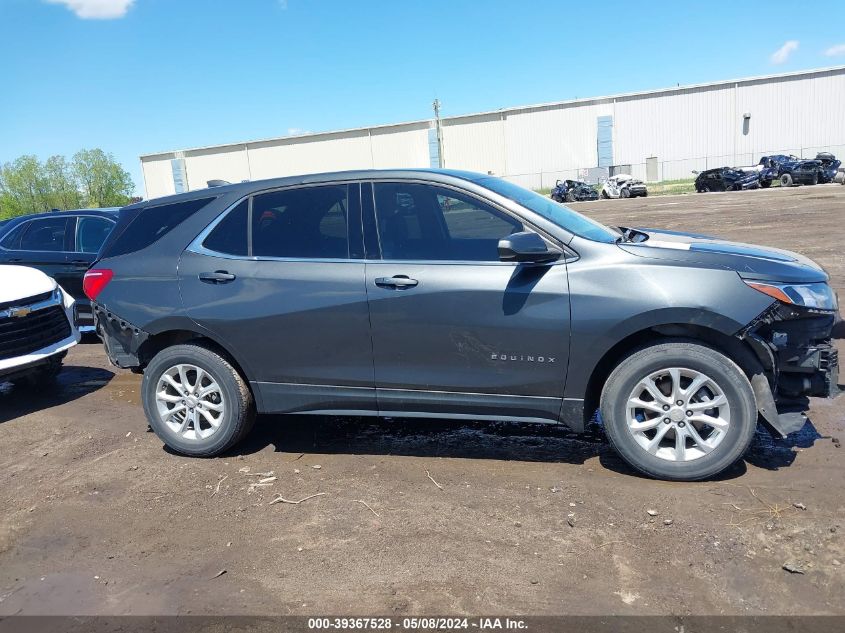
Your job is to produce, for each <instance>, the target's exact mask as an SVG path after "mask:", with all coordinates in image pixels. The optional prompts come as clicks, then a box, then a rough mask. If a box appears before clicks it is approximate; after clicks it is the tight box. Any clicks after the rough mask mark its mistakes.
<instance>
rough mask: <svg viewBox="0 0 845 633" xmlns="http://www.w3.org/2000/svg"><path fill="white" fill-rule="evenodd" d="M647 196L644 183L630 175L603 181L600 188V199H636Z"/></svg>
mask: <svg viewBox="0 0 845 633" xmlns="http://www.w3.org/2000/svg"><path fill="white" fill-rule="evenodd" d="M647 195H648V189H646V186H645V183H644V182H643V181H642V180H639V179H637V178H634V177H633V176H631V175H630V174H617V175H616V176H611V177H610V178H608V179H607V180H605V182H604V185H603V186H602V188H601V197H602V198H636V197H637V196H642V197H643V198H645V197H646V196H647Z"/></svg>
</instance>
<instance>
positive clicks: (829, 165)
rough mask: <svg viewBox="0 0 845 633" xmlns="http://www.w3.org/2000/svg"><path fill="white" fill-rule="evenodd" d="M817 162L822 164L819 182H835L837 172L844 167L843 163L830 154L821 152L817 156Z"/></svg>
mask: <svg viewBox="0 0 845 633" xmlns="http://www.w3.org/2000/svg"><path fill="white" fill-rule="evenodd" d="M816 160H817V161H819V162H820V163H821V170H820V171H819V182H833V181H834V179H835V178H836V172H837V171H839V167H840V166H841V165H842V161H841V160H838V159H837V158H836V156H834V155H833V154H831V153H830V152H819V153H818V154H816Z"/></svg>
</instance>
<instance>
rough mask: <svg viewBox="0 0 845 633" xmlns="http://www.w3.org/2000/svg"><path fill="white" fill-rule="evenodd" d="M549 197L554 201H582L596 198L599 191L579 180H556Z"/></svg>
mask: <svg viewBox="0 0 845 633" xmlns="http://www.w3.org/2000/svg"><path fill="white" fill-rule="evenodd" d="M549 197H550V198H551V199H552V200H554V201H555V202H584V201H586V200H598V199H599V192H598V191H596V190H595V188H594V187H592V186H590V185H588V184H587V183H586V182H582V181H580V180H558V181H557V182H555V188H554V189H552V192H551V195H550V196H549Z"/></svg>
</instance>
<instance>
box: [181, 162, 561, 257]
mask: <svg viewBox="0 0 845 633" xmlns="http://www.w3.org/2000/svg"><path fill="white" fill-rule="evenodd" d="M365 183H369V184H372V185H375V184H376V183H413V184H421V185H429V186H436V187H443V188H445V189H451V190H453V191H457V192H459V193H462V194H464V195H466V196H470V197H472V198H474V199H476V200H478V201H479V202H482V203H484V204H487V205H488V206H491V207H493V208H494V209H496V210H497V211H499V212H501V213H504V214H505V215H507V216H508V217H510V218H513V219H515V220H518V221H519V222H520V223H522V225H523V226H524V227H526V228H528V229H530V230H532V231H534V232H535V233H537V234H538V235H540V236H541V237H542V238H543V239H545V240H547V241H549V242H551V243H552V244H553V245H555V246H557V247H558V248H560V249H561V251H562V252H561V257H560V259H559V260H558V261H555V262H550V263H549V264H546V265H548V266H557V265H559V264H566V262H567V254H568V253H572V252H573V251H572V249H571V248H570V247H568V246H567V245H565V244H563V243H562V242H561V241H560V240H559V239H557V238H555V237H554V236H551V235H549V234H548V233H547V232H546V231H544V230H542V229H541V228H539V227H537V226H536V225H534V224H532V223H531V222H529V221H528V220H526V219H525V218H523V217H522V216H519V215H517V214H515V213H514V212H512V211H510V210H509V209H506V208H504V207H502V205H499V204H497V203H496V202H494V201H492V200H490V199H488V198H484V197H482V196H479V195H478V194H476V193H474V192H472V191H467V190H466V189H462V188H460V187H457V186H454V185H452V184H449V183H441V182H437V181H429V180H421V179H419V178H375V179H374V178H363V179H353V180H331V181H326V182H315V183H305V184H297V185H286V186H283V187H273V188H270V189H260V190H258V191H253V192H250V193H248V194H245V195H243V196H241V197H240V198H238V199H237V200H235V201H234V202H232V203H231V204H230V205H229V206H228V207H226V208H225V209H224V210H223V211H222V212H221V213H220V214H219V215H218V216H217V217H216V218H215V219H214V220H212V222H211V223H210V224H209V225H208V226H206V227H205V228H204V229H203V230H202V231H201V232H200V233H199V235H197V236H196V237H195V238H194V239H193V240H192V241H191V243H190V244H188V246H187V247H186V248H185V250H186V251H188V252H191V253H194V254H195V255H206V256H208V257H217V258H219V259H228V260H234V261H254V262H262V261H266V262H292V263H311V262H313V263H335V264H337V263H365V264H396V265H410V264H413V265H426V266H430V265H437V264H439V265H451V266H510V267H516V266H519V265H521V264H520V263H519V262H503V261H496V260H481V261H479V260H467V259H455V260H446V259H380V258H379V259H374V258H354V257H352V258H350V257H346V258H331V257H268V256H260V257H259V256H255V255H231V254H229V253H221V252H219V251H215V250H212V249H210V248H206V247H205V246H203V242H204V241H205V240H206V238H208V236H209V235H210V234H211V232H212V231H214V229H215V228H217V225H218V224H220V223H221V222H222V221H223V219H224V218H225V217H226V216H227V215H229V213H231V212H232V211H234V210H235V209H236V208H237V206H238V205H239V204H241V203H242V202H243V201H244V200H248V201H250V202H249V204H250V207H251V206H252V202H251V200H252V198H254V197H255V196H258V195H262V194H265V193H274V192H276V191H284V190H286V189H302V188H305V187H321V186H329V185H344V184H345V185H350V184H358V185H363V184H365ZM373 196H374V197H375V186H374V187H373ZM374 202H375V201H374ZM373 213H374V215H375V216H376V217H375V219H376V231H378V209H376V208H375V205H373ZM362 218H363V214H362ZM251 225H252V223H249V225H248V233H249V232H250V231H251ZM347 232H348V225H347ZM249 237H251V236H250V235H249V234H248V238H249ZM347 237H348V236H347ZM379 242H381V236H379ZM249 247H250V249H251V244H249ZM380 247H381V244H380V243H379V248H380Z"/></svg>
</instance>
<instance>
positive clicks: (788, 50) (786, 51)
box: [771, 40, 798, 64]
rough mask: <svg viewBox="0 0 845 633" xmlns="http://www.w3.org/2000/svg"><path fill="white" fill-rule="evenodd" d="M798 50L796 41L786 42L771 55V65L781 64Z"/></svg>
mask: <svg viewBox="0 0 845 633" xmlns="http://www.w3.org/2000/svg"><path fill="white" fill-rule="evenodd" d="M796 50H798V40H787V41H786V42H784V44H783V46H781V47H780V48H779V49H777V50H776V51H775V52H774V53H772V57H771V60H772V63H773V64H783V63H784V62H785V61H786V60H787V59H789V56H790V55H792V53H793V52H794V51H796Z"/></svg>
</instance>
